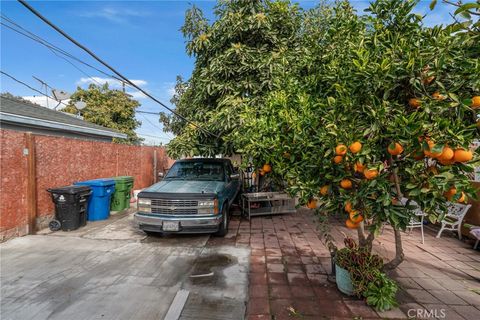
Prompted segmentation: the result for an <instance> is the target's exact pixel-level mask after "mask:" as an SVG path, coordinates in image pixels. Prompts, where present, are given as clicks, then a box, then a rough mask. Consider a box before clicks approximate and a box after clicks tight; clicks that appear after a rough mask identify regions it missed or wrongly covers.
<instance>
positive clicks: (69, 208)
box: [47, 186, 92, 231]
mask: <svg viewBox="0 0 480 320" xmlns="http://www.w3.org/2000/svg"><path fill="white" fill-rule="evenodd" d="M47 191H48V192H50V193H51V194H52V200H53V202H54V203H55V219H54V220H52V221H51V222H50V224H49V227H50V229H51V230H53V231H57V230H60V229H62V230H63V231H70V230H75V229H78V228H79V227H83V226H84V225H86V224H87V204H88V198H89V197H90V195H91V194H92V191H91V189H90V187H88V186H66V187H60V188H53V189H48V190H47Z"/></svg>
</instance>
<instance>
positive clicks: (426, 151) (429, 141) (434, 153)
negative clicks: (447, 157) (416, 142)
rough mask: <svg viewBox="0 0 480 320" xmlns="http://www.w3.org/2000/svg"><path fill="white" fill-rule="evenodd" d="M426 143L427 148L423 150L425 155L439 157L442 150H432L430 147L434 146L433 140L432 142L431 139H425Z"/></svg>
mask: <svg viewBox="0 0 480 320" xmlns="http://www.w3.org/2000/svg"><path fill="white" fill-rule="evenodd" d="M427 144H428V150H425V151H424V152H425V155H426V156H427V157H430V158H437V157H439V156H440V155H441V154H442V152H443V151H442V152H432V149H433V148H434V147H435V142H433V141H432V140H428V141H427Z"/></svg>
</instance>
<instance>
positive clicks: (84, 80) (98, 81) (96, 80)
mask: <svg viewBox="0 0 480 320" xmlns="http://www.w3.org/2000/svg"><path fill="white" fill-rule="evenodd" d="M130 81H131V82H133V83H134V84H136V85H137V86H139V87H143V86H146V85H147V81H145V80H130ZM91 83H93V84H97V85H98V84H105V83H108V85H109V86H110V88H113V89H118V88H121V87H122V81H120V80H117V79H113V78H101V77H91V78H80V80H78V81H77V85H79V86H81V85H85V84H91ZM127 86H128V85H127Z"/></svg>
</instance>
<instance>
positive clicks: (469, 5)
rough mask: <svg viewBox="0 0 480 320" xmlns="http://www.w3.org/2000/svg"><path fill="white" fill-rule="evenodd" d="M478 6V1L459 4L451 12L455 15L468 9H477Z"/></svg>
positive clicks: (479, 4) (479, 5) (479, 6)
mask: <svg viewBox="0 0 480 320" xmlns="http://www.w3.org/2000/svg"><path fill="white" fill-rule="evenodd" d="M478 8H480V3H466V4H463V5H461V6H460V7H459V8H458V9H457V10H455V12H454V13H453V14H454V15H457V14H459V13H462V12H465V11H467V10H470V9H478Z"/></svg>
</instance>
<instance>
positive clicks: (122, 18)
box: [80, 7, 150, 23]
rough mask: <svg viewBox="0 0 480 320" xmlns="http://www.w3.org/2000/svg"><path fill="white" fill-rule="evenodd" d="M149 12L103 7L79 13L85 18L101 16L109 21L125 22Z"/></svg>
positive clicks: (146, 14)
mask: <svg viewBox="0 0 480 320" xmlns="http://www.w3.org/2000/svg"><path fill="white" fill-rule="evenodd" d="M149 14H150V13H149V12H145V11H137V10H132V9H130V8H113V7H103V8H101V9H100V10H96V11H90V12H83V13H80V16H81V17H85V18H103V19H106V20H109V21H111V22H116V23H126V22H128V18H131V17H145V16H148V15H149Z"/></svg>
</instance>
